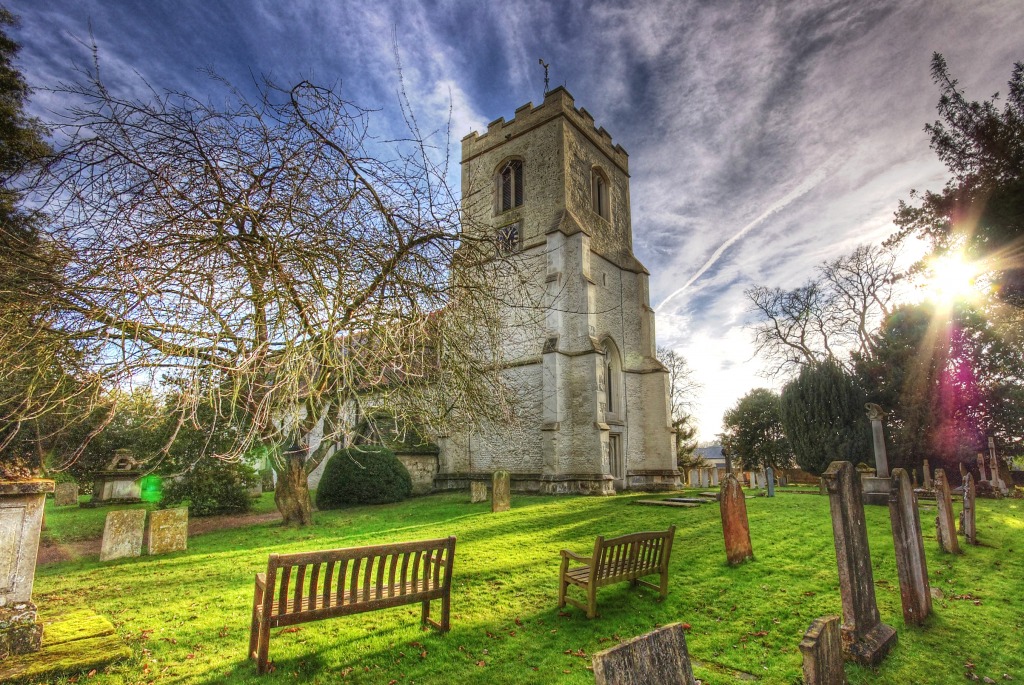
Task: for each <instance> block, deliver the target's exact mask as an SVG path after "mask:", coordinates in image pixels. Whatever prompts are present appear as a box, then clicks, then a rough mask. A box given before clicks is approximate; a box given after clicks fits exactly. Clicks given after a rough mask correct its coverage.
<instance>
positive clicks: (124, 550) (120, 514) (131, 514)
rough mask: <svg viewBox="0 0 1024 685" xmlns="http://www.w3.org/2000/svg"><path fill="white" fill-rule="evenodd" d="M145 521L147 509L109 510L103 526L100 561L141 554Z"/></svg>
mask: <svg viewBox="0 0 1024 685" xmlns="http://www.w3.org/2000/svg"><path fill="white" fill-rule="evenodd" d="M145 523H146V510H145V509H124V510H121V511H111V512H109V513H108V514H107V521H106V524H105V525H104V526H103V544H102V546H101V548H100V561H111V560H113V559H121V558H124V557H137V556H141V555H142V535H143V531H144V529H145Z"/></svg>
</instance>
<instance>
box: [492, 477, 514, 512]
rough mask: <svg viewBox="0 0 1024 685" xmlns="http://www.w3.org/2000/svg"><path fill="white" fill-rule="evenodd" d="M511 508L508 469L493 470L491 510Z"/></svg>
mask: <svg viewBox="0 0 1024 685" xmlns="http://www.w3.org/2000/svg"><path fill="white" fill-rule="evenodd" d="M511 508H512V477H511V475H509V472H508V471H495V472H494V475H493V476H491V511H492V512H498V511H508V510H509V509H511Z"/></svg>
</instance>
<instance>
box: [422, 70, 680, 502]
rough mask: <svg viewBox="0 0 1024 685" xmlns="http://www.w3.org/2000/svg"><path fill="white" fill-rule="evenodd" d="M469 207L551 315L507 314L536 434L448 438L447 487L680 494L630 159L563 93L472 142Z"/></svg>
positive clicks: (465, 185)
mask: <svg viewBox="0 0 1024 685" xmlns="http://www.w3.org/2000/svg"><path fill="white" fill-rule="evenodd" d="M462 197H463V225H464V230H465V231H466V232H467V235H470V234H471V233H475V234H476V235H474V236H473V237H476V238H492V239H494V240H495V253H496V254H497V252H498V251H499V250H504V251H505V252H511V253H514V256H515V260H514V261H513V260H510V261H509V262H508V263H509V264H511V263H515V264H518V265H519V266H520V267H521V275H522V276H523V278H525V279H526V281H527V283H526V289H527V290H530V291H532V292H533V296H534V297H535V300H536V301H539V302H542V303H543V307H542V309H543V312H544V313H543V316H539V317H533V318H532V319H531V320H529V321H523V320H519V319H517V318H516V315H515V313H513V312H509V316H507V317H505V319H506V320H507V321H508V325H507V335H506V336H505V337H504V339H505V341H506V342H505V349H504V360H505V364H506V371H505V373H506V376H507V378H508V379H509V381H510V382H511V383H514V384H516V386H517V387H519V388H521V389H522V390H523V392H522V393H521V397H522V406H520V414H521V416H522V417H523V424H524V427H523V430H522V431H521V433H519V434H518V435H517V436H516V437H515V438H514V439H510V437H509V433H508V431H502V430H500V429H497V428H495V427H489V426H479V425H477V426H473V427H471V428H467V429H466V430H464V431H462V432H453V433H452V434H450V435H446V436H442V437H441V438H440V440H439V444H440V448H441V453H440V457H439V472H438V475H437V477H436V478H435V481H434V483H435V487H436V488H438V489H465V488H467V487H468V484H469V483H470V482H472V481H474V480H486V479H487V478H489V477H490V473H492V472H493V471H495V470H498V469H505V470H508V471H510V472H511V474H512V487H513V489H514V490H517V491H520V492H541V493H550V494H554V493H582V494H600V495H607V494H613V493H614V492H616V491H619V490H626V489H643V490H659V489H672V488H676V487H678V486H679V473H678V471H677V469H676V464H675V458H674V454H673V449H672V446H673V440H672V429H671V424H670V419H669V409H668V406H669V405H668V372H667V371H666V369H665V368H664V367H663V366H662V365H661V364H660V363H659V362H658V360H657V359H656V357H655V341H654V310H653V309H651V307H650V298H649V294H648V276H649V272H648V271H647V270H646V269H645V268H644V266H643V265H642V264H641V263H640V262H639V261H638V260H637V259H636V257H634V256H633V249H632V245H633V238H632V227H631V223H630V221H631V220H630V201H629V160H628V156H627V154H626V151H625V150H624V149H622V147H621V146H620V145H615V144H613V143H612V138H611V136H610V135H609V134H608V132H607V131H605V130H604V129H603V128H597V127H596V126H595V125H594V119H593V117H592V116H591V115H590V113H588V112H587V111H586V110H585V109H582V108H581V109H577V108H576V107H575V105H574V101H573V98H572V96H571V95H570V94H569V92H568V91H566V90H565V89H564V88H561V87H559V88H555V89H554V90H551V91H549V92H548V93H547V94H546V95H545V98H544V102H543V104H541V105H540V106H539V107H533V106H532V103H530V104H527V105H524V106H523V107H520V108H519V109H517V110H516V113H515V117H514V118H513V119H512V120H511V121H505V120H504V119H497V120H496V121H493V122H491V123H490V124H489V125H488V127H487V132H486V133H485V134H483V135H480V134H478V133H476V132H473V133H470V134H469V135H468V136H466V137H465V138H463V140H462Z"/></svg>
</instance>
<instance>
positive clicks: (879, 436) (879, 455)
mask: <svg viewBox="0 0 1024 685" xmlns="http://www.w3.org/2000/svg"><path fill="white" fill-rule="evenodd" d="M864 406H865V407H866V408H867V410H868V419H870V420H871V438H872V441H873V444H874V447H875V475H876V476H877V477H879V478H888V477H889V458H888V456H887V455H886V453H885V431H884V429H883V428H882V419H884V418H885V412H884V411H883V410H882V408H881V407H880V406H878V405H877V404H873V403H871V402H868V403H867V404H866V405H864Z"/></svg>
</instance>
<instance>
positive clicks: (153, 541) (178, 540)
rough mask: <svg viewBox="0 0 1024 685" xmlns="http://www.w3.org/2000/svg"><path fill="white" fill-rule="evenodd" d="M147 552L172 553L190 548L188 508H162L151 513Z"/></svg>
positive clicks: (147, 524)
mask: <svg viewBox="0 0 1024 685" xmlns="http://www.w3.org/2000/svg"><path fill="white" fill-rule="evenodd" d="M146 532H147V533H148V534H149V540H148V542H147V543H146V553H147V554H170V553H171V552H184V551H185V550H186V549H188V508H187V507H178V508H176V509H160V510H158V511H152V512H150V513H149V521H148V522H147V523H146Z"/></svg>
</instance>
